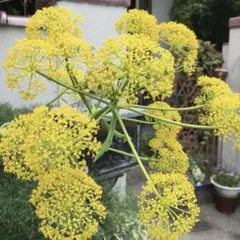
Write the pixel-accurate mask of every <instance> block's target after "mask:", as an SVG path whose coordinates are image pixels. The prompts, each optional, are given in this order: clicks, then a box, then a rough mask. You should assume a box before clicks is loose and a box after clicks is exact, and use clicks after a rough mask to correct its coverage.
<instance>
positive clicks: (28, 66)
mask: <svg viewBox="0 0 240 240" xmlns="http://www.w3.org/2000/svg"><path fill="white" fill-rule="evenodd" d="M55 55H56V49H55V48H54V47H53V46H52V45H51V44H49V43H47V42H44V41H41V40H23V41H18V42H17V44H16V45H15V46H14V47H13V48H11V49H10V51H9V53H8V58H7V60H6V61H5V63H4V69H5V71H6V74H7V75H6V82H7V86H8V87H9V88H11V89H17V90H18V91H19V94H20V96H21V97H22V98H23V99H25V100H33V99H34V98H35V97H36V96H37V95H38V94H41V93H43V92H44V91H45V90H46V82H44V80H43V79H42V78H41V77H40V76H39V75H38V74H37V73H36V72H37V71H40V70H42V69H45V67H46V63H47V62H49V61H50V59H52V58H53V57H54V56H55Z"/></svg>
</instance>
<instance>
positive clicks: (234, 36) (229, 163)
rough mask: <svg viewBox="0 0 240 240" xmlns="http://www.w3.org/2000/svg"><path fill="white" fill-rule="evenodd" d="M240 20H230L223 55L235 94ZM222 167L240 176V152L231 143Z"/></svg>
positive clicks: (238, 89)
mask: <svg viewBox="0 0 240 240" xmlns="http://www.w3.org/2000/svg"><path fill="white" fill-rule="evenodd" d="M239 42H240V18H239V24H237V22H236V19H233V20H230V37H229V45H228V46H227V45H226V46H224V48H223V55H224V60H225V67H227V69H228V78H227V83H228V84H229V86H230V87H231V89H232V90H233V91H234V92H237V93H240V67H239V66H240V48H239ZM222 165H223V167H224V168H226V169H227V170H230V171H234V172H237V173H239V174H240V152H239V151H237V150H234V149H233V144H232V143H231V142H226V143H224V144H223V150H222Z"/></svg>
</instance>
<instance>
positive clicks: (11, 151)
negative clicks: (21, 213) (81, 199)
mask: <svg viewBox="0 0 240 240" xmlns="http://www.w3.org/2000/svg"><path fill="white" fill-rule="evenodd" d="M97 130H98V127H97V124H96V121H95V120H92V119H90V118H89V117H87V116H85V115H83V114H82V113H80V112H79V111H78V110H77V109H75V108H73V107H70V106H67V105H63V106H61V107H60V108H53V109H51V110H49V109H48V108H47V107H45V106H42V107H37V108H35V109H34V111H33V113H30V114H26V115H20V116H19V117H18V118H16V119H15V120H13V122H12V123H11V124H10V125H9V126H8V127H7V128H6V129H5V130H4V137H3V138H2V139H1V143H0V155H1V156H2V158H3V165H4V170H5V171H6V172H9V173H13V174H16V175H17V177H18V178H21V179H24V180H37V179H38V178H39V177H40V176H42V175H43V174H45V173H46V172H48V171H50V170H51V169H61V168H62V166H72V167H79V168H81V167H83V166H84V163H85V161H84V160H85V158H86V157H87V156H89V157H91V158H93V157H94V156H95V154H96V152H97V151H98V150H99V148H100V142H98V141H97V139H96V137H95V135H96V133H97Z"/></svg>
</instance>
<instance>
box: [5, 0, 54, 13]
mask: <svg viewBox="0 0 240 240" xmlns="http://www.w3.org/2000/svg"><path fill="white" fill-rule="evenodd" d="M55 2H56V1H55V0H0V11H4V12H6V13H7V14H9V15H17V16H28V15H33V14H34V13H35V11H36V10H37V9H41V8H43V7H47V6H50V5H53V4H55Z"/></svg>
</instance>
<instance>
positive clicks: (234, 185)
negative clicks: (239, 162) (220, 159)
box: [210, 170, 240, 213]
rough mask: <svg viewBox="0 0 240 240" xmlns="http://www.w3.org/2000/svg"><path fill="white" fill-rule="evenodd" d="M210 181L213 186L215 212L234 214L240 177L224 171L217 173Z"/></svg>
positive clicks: (239, 190) (239, 189)
mask: <svg viewBox="0 0 240 240" xmlns="http://www.w3.org/2000/svg"><path fill="white" fill-rule="evenodd" d="M210 181H211V183H212V185H213V186H214V196H215V204H216V208H217V210H219V211H220V212H225V213H234V212H235V210H236V207H237V203H238V199H239V194H240V176H239V175H236V174H234V173H229V172H226V171H223V170H221V171H217V172H216V174H214V175H213V176H212V177H211V178H210Z"/></svg>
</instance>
